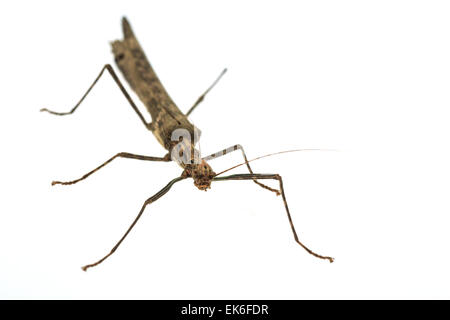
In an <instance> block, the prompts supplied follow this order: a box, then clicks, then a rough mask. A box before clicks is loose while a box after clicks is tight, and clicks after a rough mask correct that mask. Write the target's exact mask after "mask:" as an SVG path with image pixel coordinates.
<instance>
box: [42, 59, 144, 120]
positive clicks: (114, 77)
mask: <svg viewBox="0 0 450 320" xmlns="http://www.w3.org/2000/svg"><path fill="white" fill-rule="evenodd" d="M105 70H108V72H109V74H110V75H111V77H112V78H113V79H114V81H115V82H116V84H117V86H118V87H119V89H120V91H122V93H123V95H124V96H125V98H126V99H127V100H128V102H129V104H130V105H131V107H132V108H133V110H134V111H135V112H136V113H137V115H138V117H139V119H141V121H142V123H143V124H144V125H145V127H146V128H147V129H150V128H151V125H150V123H147V121H146V120H145V118H144V116H143V115H142V113H141V112H140V111H139V109H138V108H137V106H136V104H135V103H134V102H133V100H132V99H131V97H130V95H129V94H128V92H127V90H126V89H125V88H124V86H123V85H122V83H121V82H120V80H119V77H117V75H116V73H115V72H114V69H113V68H112V67H111V65H110V64H106V65H105V66H104V67H103V68H102V70H101V71H100V73H99V75H98V76H97V78H96V79H95V80H94V82H93V83H92V84H91V86H90V87H89V89H88V90H87V91H86V93H85V94H84V95H83V96H82V97H81V99H80V101H78V103H77V104H76V105H75V107H73V108H72V110H70V111H68V112H56V111H51V110H49V109H47V108H42V109H41V111H45V112H48V113H51V114H54V115H57V116H65V115H68V114H72V113H74V112H75V110H76V109H77V108H78V107H79V106H80V104H81V103H82V102H83V100H84V99H85V98H86V96H87V95H88V94H89V92H90V91H91V90H92V88H93V87H94V86H95V84H96V83H97V81H98V80H99V79H100V78H101V76H102V75H103V72H105Z"/></svg>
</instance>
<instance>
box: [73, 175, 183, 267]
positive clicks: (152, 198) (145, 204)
mask: <svg viewBox="0 0 450 320" xmlns="http://www.w3.org/2000/svg"><path fill="white" fill-rule="evenodd" d="M183 179H185V178H183V177H178V178H175V179H173V180H172V181H170V182H169V183H168V184H167V185H166V186H165V187H164V188H162V189H161V190H160V191H158V192H157V193H156V194H155V195H153V196H152V197H150V198H148V199H147V200H146V201H145V202H144V205H143V206H142V208H141V210H140V211H139V214H138V215H137V217H136V218H135V219H134V221H133V223H132V224H131V225H130V227H129V228H128V229H127V231H126V232H125V234H124V235H123V236H122V238H120V240H119V241H118V242H117V243H116V245H115V246H114V247H113V248H112V249H111V251H110V252H109V253H108V254H107V255H106V256H104V257H103V258H101V259H100V260H98V261H97V262H95V263H92V264H88V265H85V266H84V267H82V268H81V269H83V271H86V270H87V269H89V268H92V267H95V266H96V265H99V264H100V263H102V262H103V261H105V260H106V259H107V258H108V257H109V256H110V255H112V254H113V253H114V252H115V251H116V250H117V248H118V247H119V246H120V244H121V243H122V241H123V240H125V238H126V237H127V236H128V234H129V233H130V231H131V229H133V227H134V226H135V225H136V223H137V222H138V220H139V218H140V217H141V215H142V213H143V212H144V210H145V208H146V207H147V206H148V205H149V204H150V203H152V202H155V201H156V200H158V199H159V198H161V197H162V196H163V195H165V194H166V193H167V192H168V191H169V190H170V188H171V187H172V186H173V185H174V184H175V183H177V182H178V181H181V180H183Z"/></svg>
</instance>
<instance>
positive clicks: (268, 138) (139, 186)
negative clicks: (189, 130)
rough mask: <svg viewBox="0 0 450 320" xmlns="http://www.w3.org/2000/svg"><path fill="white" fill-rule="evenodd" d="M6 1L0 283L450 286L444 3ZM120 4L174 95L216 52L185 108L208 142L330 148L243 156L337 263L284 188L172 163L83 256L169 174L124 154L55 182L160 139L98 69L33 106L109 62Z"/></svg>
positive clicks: (111, 288) (189, 288)
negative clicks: (279, 179)
mask: <svg viewBox="0 0 450 320" xmlns="http://www.w3.org/2000/svg"><path fill="white" fill-rule="evenodd" d="M0 12H1V14H0V15H1V17H0V33H1V52H0V72H1V74H0V88H1V94H0V130H1V131H0V133H1V142H2V145H1V149H0V150H1V160H0V161H1V166H0V188H1V190H0V191H1V201H0V298H63V299H65V298H69V299H72V298H88V299H89V298H146V299H171V298H178V299H184V298H193V299H197V298H203V299H218V298H235V299H244V298H245V299H259V298H264V299H281V298H283V299H301V298H308V299H309V298H344V299H346V298H364V299H365V298H450V294H449V289H448V288H449V285H450V279H449V274H448V270H449V267H450V258H449V255H448V251H449V250H448V249H449V240H450V236H449V232H448V228H449V223H450V218H449V213H450V211H449V209H450V205H449V191H450V169H449V160H450V153H449V147H448V137H449V134H450V128H449V125H448V123H449V116H450V114H449V107H450V40H449V39H450V19H449V16H450V4H449V3H448V2H447V1H291V2H288V1H271V2H264V1H254V2H251V1H246V2H243V1H236V2H230V1H228V2H226V3H220V4H219V2H212V1H204V2H199V1H189V2H187V1H183V2H181V1H180V2H172V1H164V2H162V1H161V2H157V1H145V2H144V1H136V2H133V1H121V2H114V1H102V2H101V1H97V2H95V3H93V2H92V1H89V2H87V1H86V2H82V1H72V2H69V1H64V2H61V1H55V2H48V1H38V2H35V1H34V2H32V1H30V2H20V1H14V2H9V4H6V2H2V3H1V5H0ZM122 15H126V16H127V17H128V18H129V20H130V22H131V24H132V26H133V28H134V31H135V33H136V35H137V37H138V39H139V40H140V42H141V45H142V46H143V48H144V50H145V52H146V54H147V56H148V58H149V60H150V62H151V63H152V65H153V66H154V68H155V70H156V72H157V74H158V75H159V77H160V78H161V80H162V82H163V84H164V85H165V87H166V88H167V90H168V92H169V93H170V94H171V96H172V98H173V99H174V100H175V102H176V103H177V105H178V106H179V107H180V109H182V110H187V109H188V108H189V107H190V106H191V104H192V103H193V102H194V101H195V100H196V98H197V97H198V96H199V95H200V94H201V93H202V92H203V91H204V90H205V89H206V88H207V87H208V86H209V85H210V83H211V82H212V81H213V80H214V79H215V77H216V76H217V75H218V74H219V73H220V71H221V70H222V69H223V68H224V67H228V69H229V70H228V73H227V74H226V76H225V77H224V78H223V79H222V81H221V82H220V84H219V85H218V86H217V87H216V88H214V90H213V91H212V92H211V93H210V95H209V96H208V97H207V98H206V99H205V101H204V103H203V104H202V105H200V106H199V108H198V109H197V110H196V111H195V112H194V113H193V114H192V116H191V120H192V121H193V122H194V123H195V124H196V125H197V126H198V127H199V128H200V129H201V130H202V132H203V136H202V140H201V146H202V150H203V153H204V154H206V153H212V152H215V151H218V150H220V149H223V148H225V147H229V146H231V145H233V144H236V143H240V144H242V145H243V146H244V147H245V148H246V151H247V153H248V156H249V157H250V158H253V157H256V156H259V155H262V154H266V153H269V152H275V151H281V150H285V149H292V148H334V149H339V150H340V151H339V152H309V153H308V152H303V153H294V154H287V155H280V156H276V157H272V158H267V159H264V160H259V161H257V162H254V163H253V164H252V165H253V168H254V170H255V171H256V172H263V173H280V174H281V175H282V176H283V177H284V181H285V188H286V195H287V198H288V201H289V205H290V208H291V212H292V216H293V219H294V222H295V224H296V227H297V231H298V232H299V235H300V239H301V240H302V241H304V242H305V244H307V245H308V246H310V247H311V248H312V249H314V250H316V251H317V252H319V253H323V254H326V255H331V256H333V257H335V258H336V261H335V263H333V264H329V263H328V262H326V261H322V260H319V259H316V258H314V257H312V256H310V255H309V254H307V253H306V252H305V251H304V250H303V249H302V248H301V247H299V246H298V245H297V244H296V243H295V242H294V240H293V237H292V233H291V230H290V228H289V223H288V220H287V218H286V214H285V212H284V209H283V204H282V201H281V199H280V198H277V197H276V196H275V195H273V194H272V193H270V192H268V191H265V190H263V189H261V188H259V187H257V186H256V185H254V184H253V183H252V182H240V181H238V182H217V183H213V185H212V189H211V190H209V191H208V192H206V193H205V192H200V191H198V190H197V189H196V188H195V187H194V185H193V184H192V181H183V182H181V183H179V184H177V185H175V186H174V187H173V188H172V190H171V191H170V192H169V193H168V194H167V195H166V196H165V197H164V198H162V199H161V200H159V201H158V202H156V203H154V204H153V205H151V206H150V207H149V208H148V209H147V210H146V212H145V214H144V216H143V217H142V219H141V220H140V221H139V223H138V225H137V226H136V227H135V229H134V230H133V232H132V233H131V234H130V236H129V237H128V238H127V239H126V241H125V242H124V243H123V245H122V246H121V247H120V249H119V250H118V251H117V252H116V253H115V254H114V255H113V256H112V257H111V258H110V259H108V260H107V261H105V262H104V263H103V264H101V265H100V266H98V267H96V268H94V269H91V270H89V271H88V272H87V273H84V272H82V270H81V269H80V267H81V266H82V265H84V264H87V263H91V262H94V261H96V260H97V259H98V258H100V257H102V256H103V255H104V254H106V253H107V252H108V251H109V250H110V249H111V248H112V246H113V245H114V244H115V242H116V241H117V240H118V239H119V238H120V236H121V235H122V233H123V232H124V231H125V230H126V228H127V227H128V226H129V224H130V223H131V221H132V220H133V219H134V217H135V215H136V214H137V212H138V211H139V209H140V207H141V205H142V203H143V202H144V201H145V199H147V198H148V197H150V196H151V195H152V194H154V193H155V192H157V191H158V190H159V189H160V188H161V187H163V186H164V185H165V184H166V183H167V182H168V181H169V180H170V179H172V178H174V177H176V176H178V175H179V174H180V173H181V170H180V168H178V167H177V166H176V165H175V164H173V163H148V162H140V161H135V160H128V159H120V160H116V161H115V162H113V163H112V164H111V165H109V166H108V167H107V168H105V169H102V170H101V171H99V172H98V173H96V174H95V175H93V176H92V177H90V178H89V179H88V180H86V181H83V182H82V183H79V184H77V185H74V186H68V187H64V186H55V187H51V186H50V182H51V181H52V180H53V179H61V180H70V179H75V178H78V177H79V176H80V175H82V174H84V173H85V172H87V171H89V170H91V169H92V168H94V167H95V166H97V165H98V164H100V163H101V162H103V161H105V160H106V159H108V158H109V157H110V156H112V155H113V154H115V153H117V152H120V151H127V152H134V153H141V154H147V155H153V156H163V155H164V154H165V153H164V150H163V148H162V147H161V146H160V145H159V144H158V143H157V141H156V140H155V139H154V137H153V136H152V134H151V133H150V132H148V131H146V129H145V128H144V127H143V126H142V124H141V123H140V121H139V119H138V118H137V117H136V115H135V114H134V113H133V111H132V109H131V108H130V107H129V106H128V104H127V102H126V100H125V99H124V98H123V96H122V94H121V93H120V91H119V90H118V89H117V87H116V86H115V84H114V83H113V81H112V80H111V79H110V78H109V76H107V77H105V78H103V79H102V80H101V81H100V82H99V83H98V86H97V87H96V88H95V90H93V92H92V94H91V95H90V96H89V97H88V98H87V100H86V101H85V103H84V104H83V105H82V106H81V107H80V109H79V111H78V112H76V113H75V114H74V115H72V116H68V117H64V118H58V117H55V116H52V115H49V114H44V113H40V112H39V109H40V108H42V107H49V108H53V109H56V110H58V111H66V110H69V109H70V108H71V107H72V106H73V105H74V104H75V102H76V101H77V100H78V99H79V98H80V97H81V95H82V93H83V92H84V90H86V88H87V87H88V86H89V85H90V83H91V82H92V81H93V79H94V78H95V77H96V76H97V74H98V72H99V71H100V69H101V67H102V66H103V65H104V64H105V63H113V59H112V54H111V50H110V47H109V41H112V40H114V39H117V38H120V37H121V36H122V34H121V28H120V19H121V17H122ZM133 97H135V96H133ZM135 100H136V102H138V103H139V105H140V106H141V107H142V105H141V104H140V102H139V101H138V99H137V98H136V97H135ZM142 110H143V111H144V112H145V109H144V108H142ZM146 116H147V114H146ZM241 161H242V159H241V157H240V155H239V154H238V153H236V154H232V155H229V156H227V157H225V158H223V159H218V160H215V161H214V162H211V165H212V166H213V168H214V169H215V170H216V172H218V171H220V170H223V169H225V168H227V167H231V166H232V165H234V164H237V163H239V162H241ZM238 172H245V170H244V169H242V168H239V169H237V170H235V173H238Z"/></svg>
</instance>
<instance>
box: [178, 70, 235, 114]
mask: <svg viewBox="0 0 450 320" xmlns="http://www.w3.org/2000/svg"><path fill="white" fill-rule="evenodd" d="M225 72H227V69H226V68H225V69H223V71H222V73H221V74H220V75H219V76H218V77H217V79H216V80H215V81H214V82H213V84H212V85H210V86H209V88H208V89H206V91H205V92H204V93H203V94H202V95H201V96H200V97H198V99H197V101H195V103H194V105H193V106H192V107H191V108H190V109H189V111H188V112H186V117H188V116H189V115H190V114H191V113H192V111H194V109H195V108H196V107H197V106H198V105H199V104H200V102H202V101H203V99H205V96H206V95H207V94H208V92H209V91H211V89H212V88H214V86H215V85H216V84H217V82H219V80H220V78H222V76H223V75H224V74H225Z"/></svg>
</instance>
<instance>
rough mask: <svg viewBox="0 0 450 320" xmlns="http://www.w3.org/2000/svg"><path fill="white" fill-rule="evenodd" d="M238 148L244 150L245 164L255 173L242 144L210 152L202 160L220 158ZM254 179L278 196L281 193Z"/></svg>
mask: <svg viewBox="0 0 450 320" xmlns="http://www.w3.org/2000/svg"><path fill="white" fill-rule="evenodd" d="M236 150H241V151H242V156H243V157H244V160H245V164H246V165H247V168H248V171H249V172H250V173H251V174H253V171H252V168H251V167H250V164H249V163H248V159H247V156H246V155H245V151H244V147H242V146H241V145H240V144H236V145H234V146H232V147H229V148H227V149H223V150H221V151H218V152H216V153H213V154H210V155H209V156H206V157H204V158H202V160H205V161H208V160H214V159H216V158H219V157H221V156H224V155H226V154H228V153H231V152H233V151H236ZM253 181H254V182H255V183H256V184H257V185H259V186H261V187H262V188H264V189H267V190H270V191H272V192H275V193H276V194H277V196H279V195H280V191H279V190H276V189H272V188H271V187H269V186H266V185H265V184H262V183H260V182H258V181H257V180H256V179H253Z"/></svg>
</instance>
